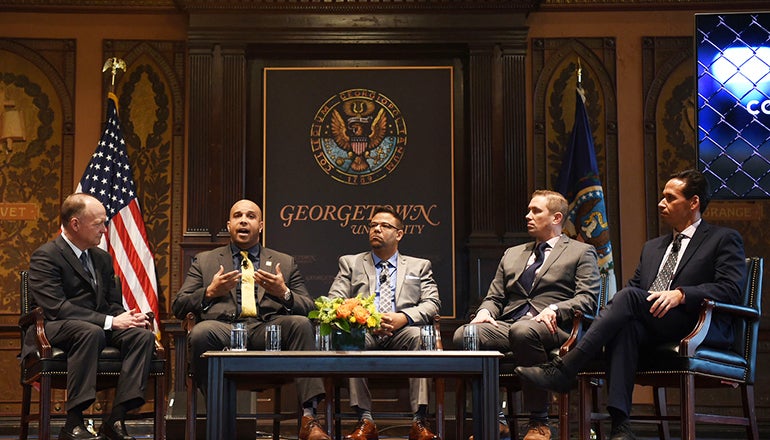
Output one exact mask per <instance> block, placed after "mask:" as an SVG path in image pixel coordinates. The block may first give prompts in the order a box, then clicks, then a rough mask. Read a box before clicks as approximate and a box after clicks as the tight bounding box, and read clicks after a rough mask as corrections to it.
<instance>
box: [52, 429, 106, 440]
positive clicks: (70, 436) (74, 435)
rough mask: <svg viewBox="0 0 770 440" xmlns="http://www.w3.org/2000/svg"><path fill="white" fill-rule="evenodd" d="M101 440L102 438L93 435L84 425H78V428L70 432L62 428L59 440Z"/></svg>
mask: <svg viewBox="0 0 770 440" xmlns="http://www.w3.org/2000/svg"><path fill="white" fill-rule="evenodd" d="M97 439H99V440H100V439H101V437H99V436H96V435H93V434H91V432H90V431H89V430H87V429H86V427H85V426H83V425H77V426H76V427H74V428H72V431H68V430H67V429H65V428H62V429H61V431H59V440H97Z"/></svg>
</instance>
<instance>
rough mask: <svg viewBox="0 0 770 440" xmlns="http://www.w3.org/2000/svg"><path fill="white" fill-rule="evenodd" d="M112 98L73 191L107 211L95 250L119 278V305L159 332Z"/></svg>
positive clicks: (153, 283)
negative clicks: (144, 316) (146, 318)
mask: <svg viewBox="0 0 770 440" xmlns="http://www.w3.org/2000/svg"><path fill="white" fill-rule="evenodd" d="M117 101H118V99H117V97H116V96H115V94H113V93H110V94H109V95H108V96H107V122H106V123H105V124H104V132H103V133H102V137H101V139H100V140H99V145H98V146H97V148H96V152H95V153H94V154H93V156H92V157H91V161H90V162H89V163H88V166H87V167H86V171H85V173H83V178H82V179H80V183H79V184H78V188H77V190H76V192H84V193H87V194H90V195H92V196H94V197H96V198H97V199H99V201H100V202H102V205H104V207H105V209H106V210H107V221H108V226H107V234H106V238H105V237H102V243H101V245H100V247H101V248H102V249H105V250H107V251H108V252H109V253H110V255H112V258H113V264H114V266H115V273H116V274H117V275H119V276H120V280H121V284H122V286H121V287H122V289H123V305H124V306H125V307H126V310H132V309H138V310H141V311H142V312H143V313H147V312H150V311H152V312H153V313H154V314H155V320H156V322H155V328H159V327H158V322H157V319H158V316H159V315H158V285H157V280H156V277H155V260H154V259H153V256H152V252H151V251H150V247H149V246H148V244H147V233H146V231H145V229H144V221H143V220H142V213H141V211H140V210H139V202H138V201H137V199H136V187H135V186H134V178H133V174H132V173H131V166H130V165H129V163H128V151H127V150H126V143H125V141H124V140H123V133H122V132H121V131H120V120H119V119H118V108H117Z"/></svg>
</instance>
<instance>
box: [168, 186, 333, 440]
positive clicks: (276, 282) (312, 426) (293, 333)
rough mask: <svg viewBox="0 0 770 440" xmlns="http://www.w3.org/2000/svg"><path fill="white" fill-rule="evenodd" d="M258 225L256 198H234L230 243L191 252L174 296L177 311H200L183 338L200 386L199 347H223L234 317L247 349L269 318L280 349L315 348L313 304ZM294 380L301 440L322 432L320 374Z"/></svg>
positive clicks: (261, 341)
mask: <svg viewBox="0 0 770 440" xmlns="http://www.w3.org/2000/svg"><path fill="white" fill-rule="evenodd" d="M262 227H263V222H262V211H261V210H260V209H259V207H258V206H257V204H256V203H254V202H252V201H251V200H240V201H238V202H236V203H235V204H234V205H233V206H232V208H230V219H229V220H228V221H227V230H228V231H229V232H230V243H229V244H227V245H225V246H222V247H219V248H216V249H213V250H210V251H206V252H201V253H200V254H198V255H196V256H195V259H194V260H193V263H192V266H191V267H190V270H189V271H188V273H187V278H186V279H185V281H184V284H183V285H182V288H181V289H180V290H179V293H177V295H176V298H175V299H174V303H173V305H172V309H173V311H174V315H176V317H177V318H179V319H183V318H184V317H185V316H186V315H187V313H188V312H193V313H194V314H195V315H197V316H198V317H199V319H200V322H198V323H197V324H196V325H195V326H194V327H193V329H192V331H191V332H190V337H189V341H188V343H189V344H190V351H191V356H192V359H193V361H192V363H191V367H192V373H193V376H194V377H195V380H196V382H197V384H198V387H200V388H201V390H203V392H204V393H205V392H206V380H207V378H208V368H207V363H206V360H205V359H202V358H201V354H203V353H204V352H206V351H208V350H222V349H223V348H224V347H227V346H228V345H229V344H230V327H231V325H232V323H234V322H242V323H244V324H245V326H246V331H247V344H246V346H247V348H248V349H250V350H264V348H265V329H266V328H267V326H268V325H269V324H278V325H280V326H281V347H284V348H285V349H286V350H295V351H298V350H314V349H315V339H314V335H313V325H312V323H311V322H310V320H309V319H308V318H307V314H308V313H309V312H310V311H311V310H313V309H314V308H315V304H314V302H313V299H312V298H311V297H310V295H309V293H308V290H307V287H305V280H304V278H303V277H302V274H300V271H299V269H298V268H297V265H296V263H295V261H294V258H293V257H291V256H290V255H287V254H284V253H281V252H277V251H274V250H272V249H269V248H266V247H262V246H261V245H260V242H259V237H260V234H261V233H262ZM255 268H258V269H256V270H255ZM252 274H253V275H252ZM296 384H297V392H298V393H299V397H300V400H301V402H302V411H303V414H302V425H301V428H300V432H299V438H300V440H329V436H328V435H326V433H325V432H324V430H323V429H322V428H321V425H320V424H319V422H318V420H317V419H316V407H317V406H318V402H319V401H320V400H321V399H322V398H323V395H324V387H323V381H322V380H321V379H317V378H301V379H297V380H296ZM189 391H190V392H192V390H189Z"/></svg>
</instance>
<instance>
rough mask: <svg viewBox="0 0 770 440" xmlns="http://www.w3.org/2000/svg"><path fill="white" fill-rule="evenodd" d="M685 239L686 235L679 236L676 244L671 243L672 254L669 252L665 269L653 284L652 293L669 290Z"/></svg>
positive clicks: (675, 240)
mask: <svg viewBox="0 0 770 440" xmlns="http://www.w3.org/2000/svg"><path fill="white" fill-rule="evenodd" d="M685 237H686V235H684V234H677V235H676V237H674V242H673V243H671V252H669V254H668V258H666V263H665V264H664V265H663V268H662V269H661V270H660V272H658V276H657V277H655V281H653V282H652V286H650V292H661V291H663V290H667V289H668V285H669V284H671V278H673V277H674V269H676V262H677V257H678V256H679V249H680V248H681V247H682V239H683V238H685Z"/></svg>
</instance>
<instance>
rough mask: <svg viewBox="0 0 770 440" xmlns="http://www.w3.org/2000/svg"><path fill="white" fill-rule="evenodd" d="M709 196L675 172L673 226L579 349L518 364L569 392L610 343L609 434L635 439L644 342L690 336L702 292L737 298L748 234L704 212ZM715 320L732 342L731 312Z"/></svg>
mask: <svg viewBox="0 0 770 440" xmlns="http://www.w3.org/2000/svg"><path fill="white" fill-rule="evenodd" d="M709 198H710V190H709V185H708V181H707V180H706V179H705V177H704V176H703V175H702V174H701V173H700V172H698V171H695V170H687V171H683V172H680V173H677V174H674V175H673V176H672V177H671V178H670V179H669V181H668V182H667V183H666V186H665V188H664V189H663V198H662V199H661V201H660V202H659V203H658V211H659V213H660V218H661V220H663V222H664V223H666V224H667V225H669V226H671V228H673V233H672V234H665V235H663V236H661V237H658V238H656V239H653V240H650V241H648V242H647V243H645V245H644V248H643V249H642V256H641V259H640V262H639V265H638V266H637V268H636V272H635V273H634V277H633V278H632V279H631V280H630V281H629V282H628V286H627V287H626V288H624V289H622V290H621V291H619V292H618V293H616V294H615V296H614V297H613V298H612V300H611V301H610V302H609V304H608V305H607V309H606V310H604V311H602V313H601V314H600V315H599V317H598V319H597V320H596V321H595V322H594V323H593V324H592V325H591V327H590V328H589V330H588V332H586V334H585V335H584V336H583V338H582V339H581V340H580V342H579V343H578V344H577V346H576V348H575V349H574V350H572V351H570V352H569V353H567V354H566V355H565V356H564V358H563V359H556V360H554V361H553V362H551V363H548V364H544V365H540V366H536V367H529V368H517V369H516V372H517V373H518V374H519V375H520V376H522V377H523V378H524V379H525V380H528V381H530V382H532V383H534V384H536V385H538V386H541V387H544V388H548V389H551V390H555V391H564V390H568V389H569V388H570V387H571V385H572V383H573V381H574V378H575V376H576V374H577V372H578V371H579V369H580V367H581V366H582V365H584V364H585V362H587V361H588V360H590V359H591V358H592V357H593V356H594V355H596V354H597V353H598V352H599V351H600V350H601V349H602V347H606V351H607V359H608V363H609V376H608V378H609V400H608V402H607V406H608V411H609V413H610V416H611V417H612V431H611V434H610V436H611V439H612V440H626V439H634V438H635V437H634V435H633V433H632V432H631V429H630V425H629V415H630V413H631V397H632V394H633V387H634V376H635V374H636V368H637V365H638V359H639V347H640V346H641V345H645V344H658V343H663V342H667V341H678V340H680V339H681V338H682V337H684V336H686V335H687V334H688V333H689V332H690V331H691V330H692V329H693V326H694V325H695V323H696V322H697V319H698V312H699V310H700V306H701V304H702V302H703V300H705V299H713V300H716V301H720V302H725V303H731V304H735V303H737V302H738V301H739V300H740V295H741V292H742V290H743V283H744V279H745V272H746V263H745V260H744V251H743V240H742V239H741V236H740V235H739V234H738V233H737V232H736V231H734V230H732V229H728V228H722V227H718V226H714V225H710V224H708V223H706V222H705V221H703V220H702V219H701V214H702V213H703V211H705V209H706V206H707V205H708V202H709ZM715 319H716V318H715ZM713 324H714V327H713V329H712V330H713V331H710V332H709V335H708V338H709V340H710V341H711V342H710V343H713V344H725V345H727V344H730V343H731V342H732V338H733V335H732V326H731V323H730V321H729V319H722V320H719V321H716V322H714V323H713Z"/></svg>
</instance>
